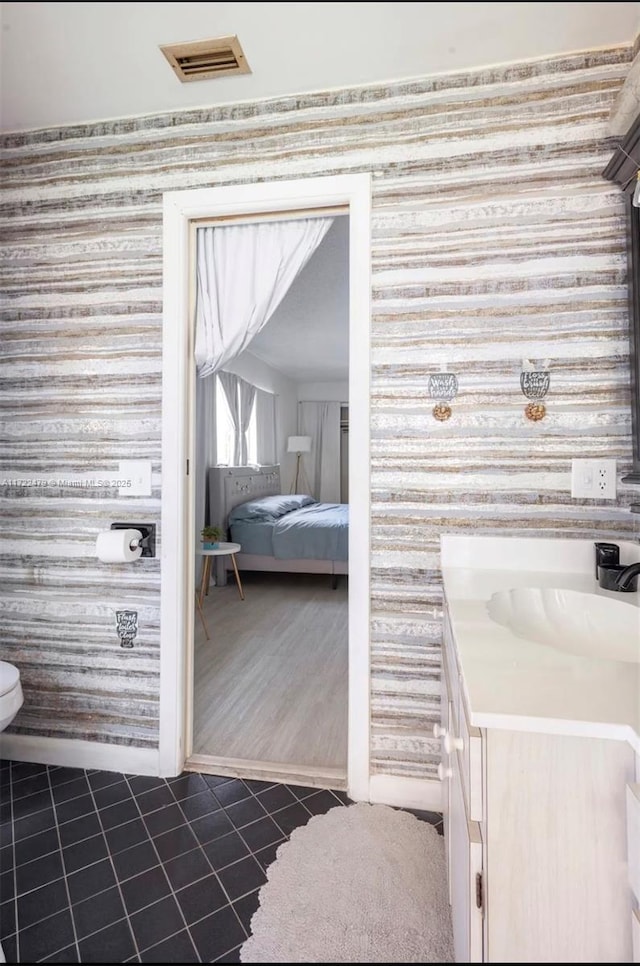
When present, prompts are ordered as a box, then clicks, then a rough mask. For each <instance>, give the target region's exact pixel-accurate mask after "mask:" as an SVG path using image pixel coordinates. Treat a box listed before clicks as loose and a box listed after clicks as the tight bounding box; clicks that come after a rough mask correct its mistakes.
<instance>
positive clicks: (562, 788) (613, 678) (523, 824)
mask: <svg viewBox="0 0 640 966" xmlns="http://www.w3.org/2000/svg"><path fill="white" fill-rule="evenodd" d="M620 550H621V559H622V561H623V562H624V563H633V562H635V561H637V560H640V547H639V546H638V545H637V544H633V543H626V542H620ZM442 567H443V578H444V591H445V636H444V648H443V669H442V720H441V723H440V725H439V726H436V729H435V733H436V736H437V737H440V738H441V739H442V753H443V757H442V764H441V766H440V772H439V774H440V778H441V780H442V781H443V783H444V790H443V791H444V794H443V801H444V813H445V843H446V852H447V863H448V872H449V898H450V902H451V909H452V919H453V929H454V944H455V952H456V961H457V962H478V963H480V962H498V963H500V962H502V963H504V962H538V963H539V962H554V961H555V962H568V963H569V962H571V963H576V962H590V963H593V962H617V963H620V962H640V913H639V911H638V909H639V905H640V606H639V604H640V593H634V594H619V593H613V592H610V591H606V590H602V589H600V588H599V587H598V584H597V582H596V580H595V576H594V547H593V542H592V541H588V540H546V539H542V540H536V539H518V538H514V539H509V538H491V537H457V536H452V537H447V536H445V537H443V538H442ZM620 608H622V610H621V609H620Z"/></svg>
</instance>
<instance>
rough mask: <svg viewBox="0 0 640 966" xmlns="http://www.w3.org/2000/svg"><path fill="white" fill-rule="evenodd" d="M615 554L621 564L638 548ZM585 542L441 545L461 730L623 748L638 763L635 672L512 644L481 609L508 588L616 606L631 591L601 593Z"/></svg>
mask: <svg viewBox="0 0 640 966" xmlns="http://www.w3.org/2000/svg"><path fill="white" fill-rule="evenodd" d="M612 542H615V543H617V544H618V545H619V546H620V560H621V562H622V563H623V564H629V563H634V562H636V561H638V560H640V545H638V544H634V543H630V542H627V541H620V540H616V541H612ZM594 555H595V550H594V546H593V541H592V540H547V539H540V540H536V539H532V538H518V537H513V538H510V537H459V536H443V537H442V571H443V580H444V591H445V597H446V601H447V605H448V608H449V615H450V618H451V625H452V628H453V634H454V639H455V646H456V650H457V655H458V663H459V665H460V668H461V669H462V677H463V687H464V691H465V696H466V699H467V705H468V709H469V713H470V718H471V724H474V725H476V726H477V727H479V728H503V729H509V730H515V731H536V732H546V733H553V734H565V735H581V736H589V737H597V738H614V739H617V740H621V741H628V742H629V743H630V744H631V745H632V747H633V748H634V749H635V751H636V753H637V754H640V663H635V664H632V663H629V662H622V661H610V660H606V659H601V658H588V657H581V656H576V655H573V654H568V653H565V652H563V651H560V650H557V649H556V648H553V647H549V646H546V645H544V644H538V643H535V642H534V641H529V640H526V639H524V638H522V637H517V636H516V635H515V634H513V632H512V631H511V630H509V628H507V627H503V626H502V625H500V624H497V623H495V622H494V621H493V620H491V618H490V617H489V614H488V612H487V601H488V600H489V599H490V598H491V596H492V594H494V593H496V592H497V591H500V590H509V589H512V588H516V587H562V588H566V589H572V590H578V591H584V592H588V593H598V594H603V595H605V596H607V597H612V598H616V599H618V600H620V599H623V600H624V602H625V603H627V604H629V605H630V606H635V607H637V608H638V634H639V639H640V591H638V592H636V593H633V594H624V595H621V594H617V593H612V592H610V591H603V590H601V589H600V587H599V586H598V583H597V581H596V579H595V574H594V559H595V556H594Z"/></svg>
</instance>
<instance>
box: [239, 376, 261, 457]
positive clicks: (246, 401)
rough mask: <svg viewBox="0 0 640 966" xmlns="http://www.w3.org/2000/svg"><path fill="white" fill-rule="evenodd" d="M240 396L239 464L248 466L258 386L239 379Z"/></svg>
mask: <svg viewBox="0 0 640 966" xmlns="http://www.w3.org/2000/svg"><path fill="white" fill-rule="evenodd" d="M238 396H239V399H240V462H239V463H238V464H237V465H238V466H246V465H247V463H248V462H249V441H248V439H247V432H248V430H249V422H250V421H251V413H252V412H253V406H254V403H255V401H256V387H255V386H252V385H251V383H250V382H247V380H246V379H238ZM236 445H237V443H236Z"/></svg>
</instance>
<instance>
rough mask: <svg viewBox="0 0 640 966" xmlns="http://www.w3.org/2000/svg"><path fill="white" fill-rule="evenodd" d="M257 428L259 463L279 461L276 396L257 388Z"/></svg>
mask: <svg viewBox="0 0 640 966" xmlns="http://www.w3.org/2000/svg"><path fill="white" fill-rule="evenodd" d="M256 430H257V433H256V435H257V437H258V463H260V465H261V466H271V465H273V464H274V463H277V461H278V440H277V436H276V397H275V396H274V394H273V393H272V392H267V391H266V390H264V389H256Z"/></svg>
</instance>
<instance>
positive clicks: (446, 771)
mask: <svg viewBox="0 0 640 966" xmlns="http://www.w3.org/2000/svg"><path fill="white" fill-rule="evenodd" d="M452 775H453V768H446V767H445V766H444V765H443V764H442V762H440V764H439V765H438V779H439V780H440V781H441V782H444V781H446V780H447V779H448V778H451V777H452Z"/></svg>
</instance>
